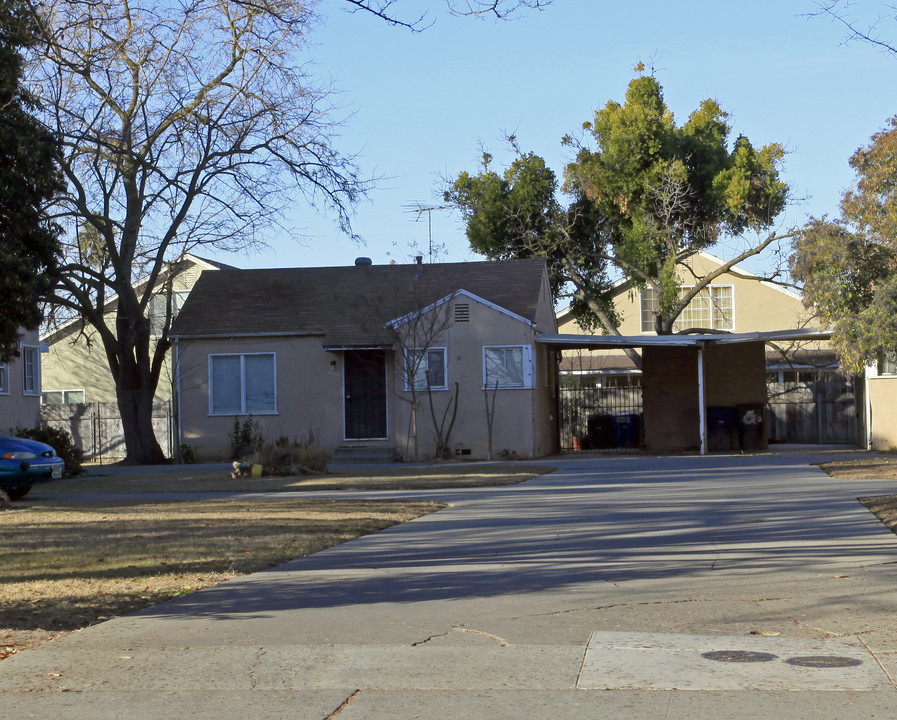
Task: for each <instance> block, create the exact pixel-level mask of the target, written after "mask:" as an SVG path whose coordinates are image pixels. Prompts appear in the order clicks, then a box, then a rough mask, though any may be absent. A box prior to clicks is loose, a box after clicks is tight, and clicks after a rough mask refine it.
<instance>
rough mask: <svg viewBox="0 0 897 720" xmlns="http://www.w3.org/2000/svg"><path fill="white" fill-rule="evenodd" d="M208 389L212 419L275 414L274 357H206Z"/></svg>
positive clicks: (254, 355) (269, 354) (261, 355)
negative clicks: (221, 416) (218, 416)
mask: <svg viewBox="0 0 897 720" xmlns="http://www.w3.org/2000/svg"><path fill="white" fill-rule="evenodd" d="M209 385H210V390H209V413H210V414H212V415H259V414H271V413H276V412H277V379H276V375H275V365H274V353H256V354H251V355H209Z"/></svg>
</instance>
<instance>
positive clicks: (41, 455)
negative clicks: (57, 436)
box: [0, 435, 65, 500]
mask: <svg viewBox="0 0 897 720" xmlns="http://www.w3.org/2000/svg"><path fill="white" fill-rule="evenodd" d="M64 470H65V463H64V462H63V460H62V458H61V457H59V456H57V455H56V451H55V450H54V449H53V448H52V447H50V446H49V445H46V444H45V443H42V442H37V441H36V440H26V439H25V438H18V437H9V436H6V435H0V490H3V491H4V492H5V493H6V494H7V495H8V496H9V498H10V500H18V499H20V498H23V497H25V496H26V495H27V494H28V491H29V490H31V486H32V485H33V484H34V483H39V482H47V481H48V480H58V479H59V478H61V477H62V473H63V471H64Z"/></svg>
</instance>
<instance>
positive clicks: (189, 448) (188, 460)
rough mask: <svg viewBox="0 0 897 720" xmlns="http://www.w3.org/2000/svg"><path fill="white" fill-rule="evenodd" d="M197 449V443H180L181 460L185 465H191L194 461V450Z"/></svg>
mask: <svg viewBox="0 0 897 720" xmlns="http://www.w3.org/2000/svg"><path fill="white" fill-rule="evenodd" d="M198 449H199V446H198V445H188V444H187V443H184V444H182V445H181V462H182V463H184V464H185V465H192V464H193V463H195V462H196V452H197V450H198Z"/></svg>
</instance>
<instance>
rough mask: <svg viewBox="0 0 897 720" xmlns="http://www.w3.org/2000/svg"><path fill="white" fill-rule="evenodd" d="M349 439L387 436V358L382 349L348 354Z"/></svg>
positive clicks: (346, 370)
mask: <svg viewBox="0 0 897 720" xmlns="http://www.w3.org/2000/svg"><path fill="white" fill-rule="evenodd" d="M345 391H346V393H345V394H346V439H347V440H361V439H373V438H385V437H386V355H385V354H384V352H383V351H382V350H357V351H350V352H347V353H346V354H345Z"/></svg>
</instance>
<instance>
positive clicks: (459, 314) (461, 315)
mask: <svg viewBox="0 0 897 720" xmlns="http://www.w3.org/2000/svg"><path fill="white" fill-rule="evenodd" d="M455 322H470V305H469V304H468V303H456V304H455Z"/></svg>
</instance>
